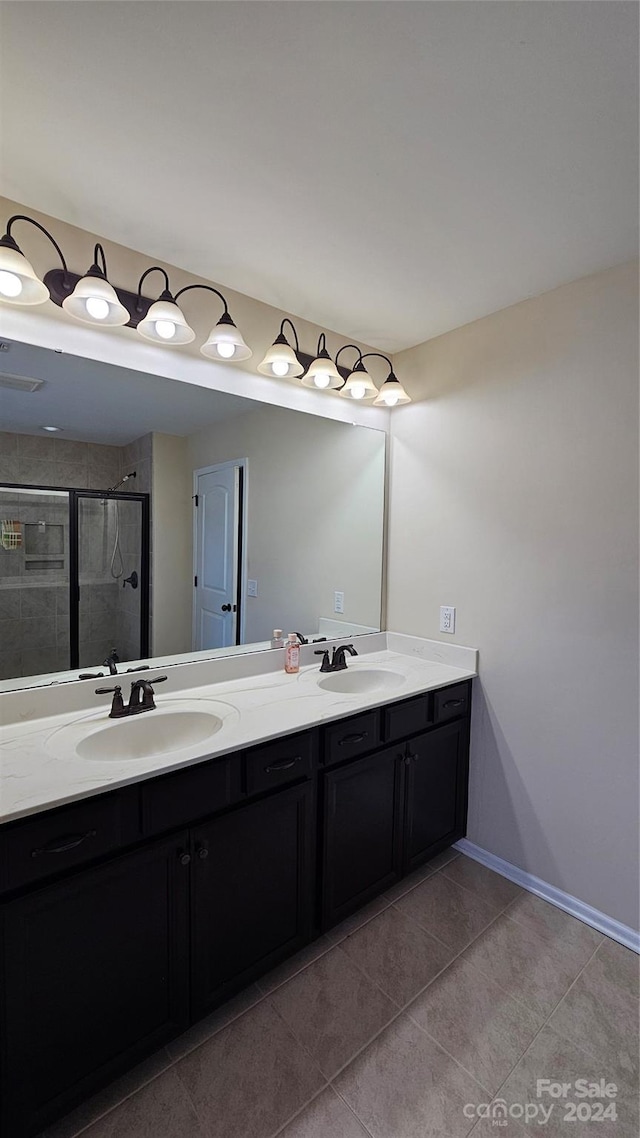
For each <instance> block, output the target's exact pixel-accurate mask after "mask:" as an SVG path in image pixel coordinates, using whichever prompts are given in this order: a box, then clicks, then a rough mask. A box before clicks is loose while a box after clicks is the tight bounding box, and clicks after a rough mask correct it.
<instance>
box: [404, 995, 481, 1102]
mask: <svg viewBox="0 0 640 1138" xmlns="http://www.w3.org/2000/svg"><path fill="white" fill-rule="evenodd" d="M406 1015H407V1016H408V1017H409V1019H410V1020H411V1022H412V1024H414V1025H415V1027H417V1028H418V1031H421V1032H422V1034H423V1035H426V1037H427V1039H430V1040H431V1042H432V1043H435V1045H436V1047H439V1048H440V1050H441V1051H444V1053H445V1055H448V1056H449V1058H450V1059H451V1060H452V1061H453V1062H454V1063H455V1065H456V1067H459V1068H460V1070H461V1071H464V1073H465V1075H468V1076H469V1078H470V1079H473V1082H474V1083H475V1084H476V1086H477V1087H479V1088H480V1090H481V1091H483V1092H484V1094H486V1095H488V1096H489V1098H490V1099H492V1098H493V1093H492V1092H491V1091H490V1090H489V1088H488V1087H485V1085H484V1083H481V1082H480V1080H479V1079H478V1078H477V1077H476V1076H475V1075H474V1074H472V1072H471V1071H470V1070H469V1069H468V1068H467V1067H465V1065H464V1063H461V1062H460V1060H459V1059H456V1057H455V1055H452V1054H451V1052H450V1051H448V1050H447V1048H446V1047H445V1046H444V1043H441V1042H440V1040H439V1039H436V1037H435V1035H432V1034H431V1032H429V1031H427V1029H426V1027H423V1026H422V1024H421V1023H418V1022H417V1020H415V1019H414V1018H413V1016H412V1015H411V1012H407V1013H406Z"/></svg>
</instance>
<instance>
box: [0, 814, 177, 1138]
mask: <svg viewBox="0 0 640 1138" xmlns="http://www.w3.org/2000/svg"><path fill="white" fill-rule="evenodd" d="M186 841H187V835H186V834H184V835H183V836H182V842H181V841H180V838H179V837H178V838H175V837H174V838H172V839H171V840H170V841H169V840H165V841H163V842H159V843H154V844H153V846H151V847H148V848H147V849H145V850H142V851H139V852H136V853H131V854H126V855H124V856H123V857H119V858H117V859H115V860H113V861H111V862H109V863H108V864H106V865H102V866H99V867H98V868H95V869H90V870H86V871H84V872H82V873H78V874H76V875H74V876H73V877H70V878H67V879H66V880H64V881H61V882H59V883H57V884H53V885H50V886H48V887H46V888H44V889H40V890H38V892H35V893H31V894H29V895H28V896H26V897H23V898H21V899H19V900H16V901H11V902H8V903H7V904H5V905H4V906H3V907H2V909H1V910H0V929H1V941H2V950H1V951H2V967H3V985H2V996H1V997H0V999H1V1007H0V1014H1V1016H2V1021H3V1022H2V1035H3V1036H4V1039H5V1040H6V1052H5V1056H4V1059H3V1075H2V1092H1V1099H2V1111H3V1116H4V1123H5V1127H4V1129H3V1131H2V1132H3V1133H4V1134H6V1135H7V1136H8V1135H11V1136H12V1138H18V1136H20V1138H22V1136H23V1135H31V1134H35V1133H38V1132H39V1131H40V1129H41V1128H42V1126H43V1125H45V1124H46V1123H47V1122H49V1121H50V1120H52V1119H55V1118H56V1117H58V1116H59V1115H60V1114H62V1113H64V1112H65V1111H66V1110H67V1109H69V1108H70V1107H71V1106H73V1105H75V1103H77V1102H79V1101H81V1100H82V1099H84V1098H86V1097H87V1096H88V1095H89V1094H90V1093H92V1092H93V1091H95V1090H97V1089H98V1088H99V1087H100V1086H102V1085H103V1084H105V1083H107V1082H109V1080H110V1079H112V1078H113V1077H114V1076H115V1075H117V1074H118V1073H119V1072H120V1071H122V1070H125V1069H126V1068H128V1067H131V1066H133V1064H134V1063H135V1062H137V1061H138V1060H139V1059H141V1058H143V1057H144V1056H145V1055H147V1054H148V1053H150V1052H152V1051H154V1050H155V1049H156V1048H157V1047H159V1046H161V1044H162V1043H163V1042H164V1041H165V1040H166V1039H168V1038H170V1037H171V1036H173V1035H175V1034H176V1033H177V1032H179V1031H181V1030H182V1029H183V1028H184V1027H185V1026H186V1024H187V1022H188V1021H187V1017H188V990H187V975H188V955H187V936H188V919H187V911H188V910H187V906H188V898H189V891H188V876H189V866H188V865H184V864H183V863H182V861H181V853H182V855H183V856H184V851H185V849H186Z"/></svg>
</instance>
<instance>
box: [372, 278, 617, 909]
mask: <svg viewBox="0 0 640 1138" xmlns="http://www.w3.org/2000/svg"><path fill="white" fill-rule="evenodd" d="M637 348H638V298H637V265H635V264H632V265H626V266H621V267H618V268H615V269H612V270H610V271H608V272H602V273H598V274H596V275H594V276H591V277H587V278H585V279H583V280H580V281H576V282H574V283H572V284H569V285H566V286H565V287H562V288H559V289H556V290H554V291H553V292H549V293H546V294H545V295H543V296H540V297H538V298H536V299H534V300H530V301H526V302H525V303H523V304H519V305H516V306H514V307H512V308H509V309H505V310H504V311H502V312H498V313H495V314H494V315H492V316H489V317H487V318H486V319H484V320H480V321H477V322H476V323H473V324H470V325H467V326H466V327H463V328H460V329H457V330H456V331H453V332H451V333H448V334H447V335H445V336H441V337H439V338H437V339H435V340H432V341H430V342H428V343H426V344H423V345H421V346H420V347H417V348H414V349H411V350H409V351H407V352H403V353H402V354H401V355H399V356H398V357H397V359H396V362H397V365H398V372H399V373H400V370H401V371H402V374H403V375H404V376H406V379H407V387H408V388H409V390H410V392H411V394H412V395H413V396H414V398H421V399H422V400H424V401H423V402H419V403H415V404H413V405H412V406H408V407H406V408H401V409H399V410H398V411H396V412H394V414H393V416H392V442H391V488H390V534H389V538H390V540H389V547H390V553H389V564H388V573H389V578H388V623H389V627H390V628H393V629H396V630H398V631H404V632H411V633H416V634H418V635H423V636H429V637H437V638H441V639H445V638H446V637H443V636H442V634H440V633H439V632H438V607H439V605H441V604H450V605H455V606H456V607H457V627H456V635H455V637H453V638H452V639H454V640H455V641H457V642H459V643H461V644H471V645H476V646H478V647H479V648H480V672H481V679H480V682H478V683H477V684H476V688H475V697H474V698H475V706H474V717H473V736H472V739H473V742H472V761H471V802H470V818H469V832H468V837H469V839H470V840H471V841H472V842H476V843H477V844H478V845H479V846H482V847H483V848H484V849H486V850H490V851H491V852H493V853H495V854H497V855H499V856H500V857H502V858H505V859H506V860H507V861H510V862H513V863H514V864H515V865H517V866H520V867H521V868H523V869H524V870H526V871H528V872H530V873H533V874H536V875H537V876H539V877H541V878H543V879H544V880H545V881H548V882H551V883H552V884H553V885H555V886H557V887H559V888H561V889H563V890H566V891H567V892H569V893H570V894H573V895H575V896H576V897H578V898H580V899H581V900H583V901H585V902H587V903H589V904H591V905H593V906H595V907H596V908H598V909H601V910H603V911H604V912H605V913H608V914H609V915H610V916H612V917H614V918H616V919H618V920H620V921H622V922H623V923H625V924H628V925H631V926H633V927H634V928H637V927H638V741H637V729H638V640H637V622H638V495H637V486H638V358H637Z"/></svg>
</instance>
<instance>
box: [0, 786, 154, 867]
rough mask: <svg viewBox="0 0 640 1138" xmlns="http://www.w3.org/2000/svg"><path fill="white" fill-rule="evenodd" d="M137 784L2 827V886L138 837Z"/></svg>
mask: <svg viewBox="0 0 640 1138" xmlns="http://www.w3.org/2000/svg"><path fill="white" fill-rule="evenodd" d="M137 804H138V798H137V789H136V788H133V787H132V788H131V789H130V790H127V791H118V792H116V793H115V794H105V795H100V796H98V797H96V798H89V799H86V800H85V801H84V802H78V803H76V804H75V805H73V806H64V807H62V808H61V809H59V810H54V811H51V812H47V813H46V814H37V815H35V816H34V817H32V818H29V819H26V820H25V821H24V822H19V823H17V824H16V825H15V826H10V827H8V828H7V829H6V830H4V831H3V832H2V833H0V855H1V856H0V861H1V862H2V868H1V869H0V887H1V888H3V889H17V888H19V887H21V886H25V885H30V884H31V882H34V881H40V880H41V879H43V878H45V877H51V876H52V875H53V874H56V873H60V872H61V871H63V870H65V869H73V868H75V867H76V866H80V865H82V864H83V863H84V862H89V861H92V860H93V859H94V858H97V857H101V856H102V855H103V854H108V853H111V852H112V851H113V850H116V849H118V847H119V846H125V845H127V843H129V842H133V841H135V840H136V838H137V837H138V817H137V815H138V808H137Z"/></svg>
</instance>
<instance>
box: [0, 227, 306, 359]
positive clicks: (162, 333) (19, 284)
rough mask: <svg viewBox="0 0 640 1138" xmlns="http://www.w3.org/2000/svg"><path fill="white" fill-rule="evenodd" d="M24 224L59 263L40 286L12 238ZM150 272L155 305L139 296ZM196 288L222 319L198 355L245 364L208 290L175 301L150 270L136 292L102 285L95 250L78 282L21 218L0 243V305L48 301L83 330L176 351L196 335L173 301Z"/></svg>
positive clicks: (103, 271)
mask: <svg viewBox="0 0 640 1138" xmlns="http://www.w3.org/2000/svg"><path fill="white" fill-rule="evenodd" d="M24 221H26V222H28V223H29V224H30V225H33V226H35V228H36V229H39V230H40V232H41V233H44V235H45V236H46V237H47V238H48V239H49V241H50V242H51V244H52V245H53V247H54V249H55V250H56V252H57V254H58V256H59V258H60V263H61V265H62V268H59V269H50V270H49V271H48V272H47V273H46V274H45V277H44V280H40V278H39V277H38V275H37V273H36V272H35V270H34V268H33V265H31V264H30V263H29V261H27V259H26V257H25V256H24V254H23V252H22V250H21V249H20V248H19V246H18V245H17V243H16V241H15V238H14V237H13V235H12V232H11V230H12V227H13V226H14V225H15V223H16V222H24ZM152 272H160V273H162V275H163V277H164V286H165V287H164V289H163V291H162V293H161V294H160V296H159V297H158V298H157V300H152V299H150V298H149V297H146V296H143V295H142V285H143V282H144V281H145V279H146V278H147V276H148V275H149V273H152ZM195 288H199V289H205V290H206V291H208V292H213V293H215V295H216V296H217V297H219V299H220V300H221V301H222V304H223V306H224V311H223V313H222V316H221V317H220V319H219V320H218V323H217V324H216V325H215V327H214V328H213V329H212V330H211V332H210V334H209V336H208V338H207V340H206V341H205V343H204V344H203V345H202V348H201V349H200V350H201V352H202V354H203V355H204V356H206V357H207V359H213V360H224V361H227V362H229V363H235V362H236V361H240V360H248V359H249V358H250V356H251V354H252V352H251V349H250V348H249V347H248V346H247V344H246V343H245V341H244V339H243V337H242V335H241V333H240V332H239V331H238V329H237V328H236V325H235V324H234V322H233V320H232V319H231V316H230V314H229V308H228V305H227V302H226V300H225V298H224V296H223V295H222V293H221V292H218V290H217V289H215V288H213V287H212V286H211V285H204V284H202V285H201V284H198V285H186V286H185V287H184V288H182V289H180V291H179V292H178V293H177V294H176V296H175V297H174V296H173V295H172V293H171V290H170V287H169V277H168V275H167V273H166V271H165V270H164V269H162V268H160V266H159V265H152V266H151V267H150V268H148V269H147V270H146V271H145V272H144V273H143V274H142V276H141V277H140V281H139V282H138V288H137V291H136V292H128V291H127V290H126V289H122V288H115V286H113V285H111V284H110V283H109V281H108V279H107V264H106V258H105V253H104V249H103V247H102V245H100V244H97V245H96V246H95V248H94V254H93V264H92V265H91V267H90V268H89V269H88V270H87V272H86V273H85V274H84V276H79V275H78V274H77V273H72V272H70V271H69V267H68V265H67V262H66V261H65V258H64V254H63V252H62V249H61V248H60V246H59V245H58V243H57V241H56V240H55V238H54V237H52V235H51V234H50V233H49V230H48V229H45V227H44V226H43V225H41V224H40V222H39V221H35V219H34V218H31V217H27V216H26V215H24V214H15V215H14V216H13V217H10V218H9V221H8V222H7V229H6V233H5V235H4V237H2V238H0V303H2V302H3V303H5V304H12V305H21V306H24V305H35V304H44V302H45V301H46V300H49V299H51V300H52V301H53V302H54V304H57V305H59V306H60V307H61V308H63V309H64V311H65V312H66V313H67V314H68V315H69V316H73V317H74V319H76V320H82V321H83V323H85V324H94V325H96V326H98V327H99V326H102V327H103V328H109V327H111V328H115V327H122V326H124V325H127V326H128V327H129V328H137V330H138V332H139V333H140V335H141V336H143V337H144V339H146V340H150V341H151V342H152V343H156V344H163V345H170V346H171V345H176V346H177V345H180V344H190V343H191V342H192V340H195V337H196V334H195V332H194V330H193V328H191V327H190V325H189V323H188V321H187V319H186V317H185V315H184V313H183V311H182V309H181V308H180V306H179V305H178V304H177V299H178V297H180V296H181V295H182V294H183V293H185V292H188V291H189V290H190V289H195ZM302 370H303V369H302Z"/></svg>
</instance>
